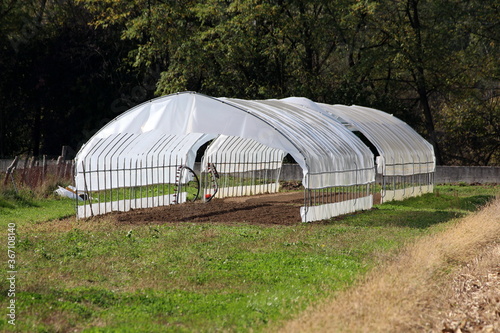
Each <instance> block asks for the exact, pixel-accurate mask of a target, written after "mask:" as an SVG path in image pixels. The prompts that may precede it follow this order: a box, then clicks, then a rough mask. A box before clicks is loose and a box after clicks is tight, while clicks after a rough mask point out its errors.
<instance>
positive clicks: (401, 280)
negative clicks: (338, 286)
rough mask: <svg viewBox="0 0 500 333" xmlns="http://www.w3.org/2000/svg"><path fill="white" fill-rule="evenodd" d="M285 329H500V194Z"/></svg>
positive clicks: (369, 330) (405, 330) (343, 330)
mask: <svg viewBox="0 0 500 333" xmlns="http://www.w3.org/2000/svg"><path fill="white" fill-rule="evenodd" d="M281 331H282V332H287V333H288V332H454V333H461V332H464V333H465V332H500V200H498V199H497V200H496V201H495V202H494V203H493V204H491V205H489V206H488V207H486V208H485V209H483V210H481V211H480V212H478V213H475V214H472V215H469V216H467V217H465V218H463V219H460V220H459V221H457V223H456V224H455V225H454V226H453V227H450V228H447V229H446V230H444V231H443V232H440V233H438V234H435V235H432V236H425V237H422V238H421V239H419V240H418V241H417V242H415V243H414V244H410V245H408V246H407V247H406V248H405V250H403V251H402V253H400V255H399V256H398V257H397V258H396V259H395V260H394V261H392V262H389V263H387V264H385V265H382V267H380V268H378V269H375V270H374V271H373V272H372V273H371V274H370V275H369V276H368V277H367V278H366V279H365V280H363V281H360V282H359V283H358V285H357V286H355V287H353V288H351V289H349V290H347V291H346V292H343V293H341V294H339V295H337V296H336V297H335V298H334V299H330V300H327V301H325V302H324V303H323V304H319V305H315V306H313V307H311V308H310V309H308V310H307V311H305V312H304V313H303V314H301V315H300V316H299V317H298V318H296V319H294V320H291V321H289V322H287V323H285V325H284V326H283V327H282V329H281Z"/></svg>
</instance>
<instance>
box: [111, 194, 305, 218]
mask: <svg viewBox="0 0 500 333" xmlns="http://www.w3.org/2000/svg"><path fill="white" fill-rule="evenodd" d="M303 204H304V194H303V193H302V192H288V193H277V194H270V195H259V196H251V197H238V198H226V199H213V200H212V201H210V202H208V203H205V202H200V201H197V202H188V203H183V204H179V205H171V206H163V207H156V208H150V209H141V210H134V211H129V212H125V213H113V214H110V215H107V216H108V217H110V218H112V219H113V220H114V221H115V223H117V224H163V223H176V222H195V223H204V222H219V223H253V224H282V225H290V224H296V223H299V222H301V218H300V206H302V205H303Z"/></svg>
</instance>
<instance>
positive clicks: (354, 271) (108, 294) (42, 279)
mask: <svg viewBox="0 0 500 333" xmlns="http://www.w3.org/2000/svg"><path fill="white" fill-rule="evenodd" d="M438 189H439V187H438ZM497 189H498V187H496V188H495V187H492V188H490V189H482V188H481V189H479V188H478V190H477V191H478V192H477V193H478V194H474V193H467V194H466V196H465V197H463V196H461V193H462V192H461V188H460V187H457V188H453V191H456V192H450V193H445V192H446V191H447V189H444V188H443V189H440V193H439V195H436V194H428V195H425V196H422V197H420V198H415V199H410V200H406V201H404V202H399V203H391V204H390V205H389V204H387V205H380V206H377V207H376V208H375V209H373V210H371V211H368V212H362V213H356V214H351V215H349V216H344V217H341V218H336V219H332V220H331V221H328V222H322V223H310V224H297V225H291V226H280V225H273V226H269V225H268V226H262V225H259V226H256V225H248V224H243V223H242V224H235V225H224V224H218V223H212V224H195V223H178V224H164V225H133V224H132V225H123V224H117V223H115V222H114V221H113V220H112V219H100V220H81V221H77V220H76V219H74V218H73V217H70V218H67V219H61V218H63V217H64V216H71V215H72V214H73V213H74V202H73V201H71V200H65V199H51V200H40V199H31V198H28V199H25V202H23V200H24V199H23V200H22V199H20V198H8V197H6V196H3V197H2V199H1V200H3V201H0V202H4V203H3V204H2V205H3V207H0V218H1V221H2V222H1V227H2V228H6V224H7V223H8V222H9V221H11V222H14V223H17V225H18V227H17V240H18V243H17V249H16V250H17V251H18V265H19V268H18V283H19V285H18V290H19V292H18V293H17V299H18V309H19V312H18V321H17V325H16V330H17V331H20V332H66V331H84V332H169V331H170V332H193V331H206V332H211V331H221V330H222V331H238V332H240V331H250V330H253V331H261V330H264V329H265V328H267V327H270V325H271V326H272V325H273V324H275V323H279V322H281V321H283V320H286V319H289V318H291V317H293V316H294V315H296V314H297V313H299V312H300V311H301V310H303V309H305V308H306V307H307V306H308V305H310V304H311V303H314V302H317V301H318V300H321V299H325V298H326V297H328V296H331V295H333V294H335V293H336V292H338V291H340V290H344V289H346V288H348V287H349V286H351V285H352V284H353V283H354V281H356V280H358V279H359V278H360V277H362V276H364V274H365V273H366V272H368V271H370V270H371V268H373V267H374V266H376V265H377V264H378V263H380V262H382V261H384V260H386V259H387V258H388V257H392V256H393V255H394V253H396V251H397V250H398V249H399V248H401V246H402V245H403V244H405V243H407V242H409V241H411V240H412V239H414V238H415V237H419V236H421V235H425V234H428V233H431V232H433V231H434V230H436V229H439V228H440V225H443V224H446V223H449V222H448V221H451V220H452V219H453V218H455V217H458V216H463V215H466V214H468V213H469V212H470V211H471V210H474V209H476V208H477V206H479V205H481V204H484V203H485V202H487V201H488V200H489V199H490V198H491V196H492V195H493V194H494V193H495V192H496V191H497ZM9 205H10V206H9ZM12 206H14V207H12ZM2 253H3V252H2ZM2 256H4V257H5V253H3V254H2ZM4 257H2V259H6V258H4ZM5 288H6V285H5V284H2V289H3V290H2V293H1V295H0V307H2V308H5V307H6V305H7V302H8V299H7V296H6V292H5V291H6V289H5ZM6 319H7V318H6V317H5V316H3V317H0V327H1V329H3V330H5V331H8V330H9V329H11V328H12V327H10V326H9V324H8V323H7V322H6Z"/></svg>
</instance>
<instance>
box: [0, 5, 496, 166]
mask: <svg viewBox="0 0 500 333" xmlns="http://www.w3.org/2000/svg"><path fill="white" fill-rule="evenodd" d="M0 33H1V34H0V103H1V104H0V105H1V106H0V119H1V124H0V156H12V155H17V154H26V155H33V156H38V155H41V154H48V155H57V154H58V153H59V151H60V148H61V146H62V145H69V146H72V147H74V148H75V149H77V148H78V147H79V146H80V145H81V144H82V143H84V142H85V141H86V140H87V139H88V138H89V137H90V136H91V135H92V134H93V133H95V131H96V130H98V129H99V128H100V127H101V126H102V125H104V124H105V123H106V122H107V121H109V120H111V119H112V118H114V117H116V116H117V115H118V114H120V113H121V112H123V111H125V110H127V109H128V108H130V107H132V106H134V105H137V104H139V103H141V102H143V101H146V100H148V99H151V98H153V97H155V96H161V95H164V94H169V93H173V92H177V91H184V90H192V91H197V92H201V93H205V94H207V95H211V96H225V97H236V98H247V99H266V98H283V97H289V96H303V97H307V98H310V99H312V100H314V101H318V102H323V103H329V104H348V105H350V104H357V105H363V106H369V107H374V108H378V109H381V110H383V111H386V112H389V113H391V114H394V115H395V116H397V117H399V118H401V119H402V120H404V121H406V122H407V123H408V124H409V125H410V126H412V127H413V128H415V129H416V130H417V131H418V132H419V133H421V134H422V135H423V136H424V137H425V138H426V139H428V140H429V142H431V143H432V145H433V146H434V149H435V152H436V158H437V161H438V163H439V164H449V165H500V97H499V96H500V59H499V55H500V52H499V51H500V3H499V2H498V1H497V0H467V1H463V0H443V1H432V0H378V1H371V0H302V1H299V0H290V1H284V0H236V1H224V0H204V1H200V0H176V1H173V0H136V1H122V0H101V1H94V0H23V1H21V0H4V1H3V2H2V3H1V5H0Z"/></svg>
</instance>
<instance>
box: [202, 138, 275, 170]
mask: <svg viewBox="0 0 500 333" xmlns="http://www.w3.org/2000/svg"><path fill="white" fill-rule="evenodd" d="M284 157H285V152H284V151H283V150H281V149H276V148H271V147H268V146H265V145H263V144H260V143H259V142H257V141H255V140H252V139H243V138H240V137H237V136H227V135H220V136H219V137H217V139H215V140H214V141H213V142H212V143H211V144H210V146H209V147H208V148H207V150H206V151H205V155H204V157H203V160H204V161H205V162H203V163H202V164H201V165H202V171H206V167H207V163H208V162H206V161H211V163H216V167H217V171H218V172H220V173H234V172H248V171H256V170H267V169H280V168H281V166H282V164H283V158H284Z"/></svg>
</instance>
